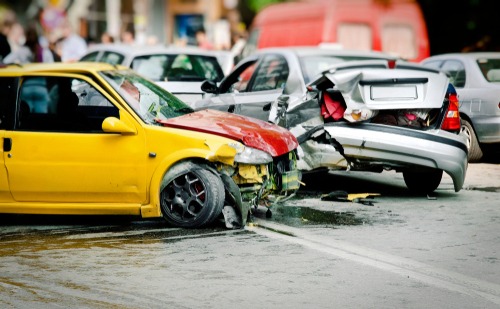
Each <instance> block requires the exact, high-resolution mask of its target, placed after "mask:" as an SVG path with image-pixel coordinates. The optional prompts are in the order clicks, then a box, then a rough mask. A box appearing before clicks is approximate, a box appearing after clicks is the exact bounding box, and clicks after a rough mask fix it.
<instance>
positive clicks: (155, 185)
mask: <svg viewBox="0 0 500 309" xmlns="http://www.w3.org/2000/svg"><path fill="white" fill-rule="evenodd" d="M206 144H207V146H208V148H207V149H197V148H188V149H182V150H179V151H176V152H174V153H171V154H169V155H168V156H165V157H163V158H162V159H161V162H160V163H159V164H157V165H156V167H155V170H154V172H153V175H152V177H151V181H150V184H149V201H150V203H149V205H145V206H143V207H142V208H141V214H142V216H143V217H157V216H159V215H161V208H160V184H161V181H162V179H163V176H164V175H165V174H166V173H167V172H168V171H169V169H170V168H172V166H174V165H176V164H178V163H179V162H182V161H196V160H198V161H200V160H202V161H204V162H221V163H225V164H229V165H232V164H233V162H234V156H235V155H236V150H235V149H234V148H233V147H230V146H229V145H228V144H227V143H216V142H211V143H208V142H206Z"/></svg>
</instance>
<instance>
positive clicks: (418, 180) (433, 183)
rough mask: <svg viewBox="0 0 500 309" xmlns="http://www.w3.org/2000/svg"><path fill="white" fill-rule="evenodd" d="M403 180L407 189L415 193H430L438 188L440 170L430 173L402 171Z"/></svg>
mask: <svg viewBox="0 0 500 309" xmlns="http://www.w3.org/2000/svg"><path fill="white" fill-rule="evenodd" d="M403 178H404V180H405V183H406V186H407V187H408V189H410V190H411V191H413V192H415V193H425V194H427V193H432V192H434V190H436V189H437V187H439V184H440V183H441V178H443V171H442V170H430V171H421V172H420V171H404V172H403Z"/></svg>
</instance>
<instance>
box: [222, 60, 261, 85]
mask: <svg viewBox="0 0 500 309" xmlns="http://www.w3.org/2000/svg"><path fill="white" fill-rule="evenodd" d="M256 66H257V62H255V63H253V64H252V65H250V66H249V67H247V68H246V69H245V70H243V72H241V74H239V75H238V78H237V79H236V82H235V83H234V84H233V85H232V86H231V87H230V88H229V91H228V92H234V91H237V92H246V91H247V90H248V89H247V88H248V83H249V82H250V78H251V77H252V74H253V72H254V71H255V67H256Z"/></svg>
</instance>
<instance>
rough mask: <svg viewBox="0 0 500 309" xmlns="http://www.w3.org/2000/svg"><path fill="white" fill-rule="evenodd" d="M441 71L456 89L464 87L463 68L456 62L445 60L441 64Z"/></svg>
mask: <svg viewBox="0 0 500 309" xmlns="http://www.w3.org/2000/svg"><path fill="white" fill-rule="evenodd" d="M441 70H442V71H444V72H446V74H448V76H449V77H450V82H451V83H452V84H453V86H455V87H457V88H463V87H464V86H465V67H464V65H463V63H462V62H460V61H458V60H447V61H445V62H444V63H443V66H442V67H441Z"/></svg>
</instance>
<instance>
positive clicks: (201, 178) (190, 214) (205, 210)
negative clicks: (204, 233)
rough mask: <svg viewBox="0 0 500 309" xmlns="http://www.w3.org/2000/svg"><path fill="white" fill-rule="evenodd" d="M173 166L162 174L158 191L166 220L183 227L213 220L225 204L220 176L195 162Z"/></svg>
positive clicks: (198, 225) (202, 224)
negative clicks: (185, 165) (182, 167)
mask: <svg viewBox="0 0 500 309" xmlns="http://www.w3.org/2000/svg"><path fill="white" fill-rule="evenodd" d="M179 170H180V169H174V171H173V172H169V173H167V174H166V175H165V177H164V181H163V182H162V183H163V184H165V183H166V185H164V186H163V188H162V190H161V192H160V204H161V211H162V213H163V217H164V218H165V220H166V221H167V222H168V223H169V224H170V225H173V226H176V227H183V228H197V227H203V226H206V225H208V224H210V223H212V222H213V221H214V220H215V219H216V218H217V217H218V216H219V215H220V214H221V213H222V207H223V206H224V197H225V192H224V184H223V183H222V180H221V178H220V177H219V175H216V174H215V173H213V172H212V171H209V170H208V169H204V168H202V167H200V166H198V165H194V164H191V165H190V166H189V168H187V169H186V168H185V169H183V170H182V171H180V172H179Z"/></svg>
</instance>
